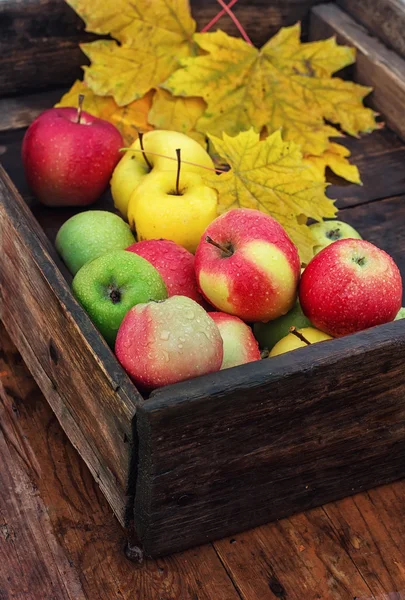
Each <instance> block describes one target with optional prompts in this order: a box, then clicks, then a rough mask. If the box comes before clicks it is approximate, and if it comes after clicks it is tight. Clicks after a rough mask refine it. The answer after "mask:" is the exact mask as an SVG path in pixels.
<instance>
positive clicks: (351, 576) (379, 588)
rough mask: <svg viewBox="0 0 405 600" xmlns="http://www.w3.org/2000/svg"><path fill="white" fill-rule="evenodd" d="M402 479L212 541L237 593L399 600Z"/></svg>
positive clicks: (404, 580) (404, 507)
mask: <svg viewBox="0 0 405 600" xmlns="http://www.w3.org/2000/svg"><path fill="white" fill-rule="evenodd" d="M404 501H405V481H399V482H397V483H395V484H392V485H389V486H381V487H378V488H376V489H373V490H369V491H368V492H364V493H362V494H357V495H355V496H353V497H350V498H345V499H343V500H339V501H338V502H331V503H329V504H326V505H325V506H323V507H320V508H315V509H312V510H309V511H306V512H305V513H302V514H299V515H293V516H291V517H289V518H288V519H283V520H281V521H278V522H275V523H269V524H268V525H264V526H262V527H258V528H256V529H254V530H253V531H250V532H246V533H243V534H240V535H236V536H234V537H232V538H226V539H223V540H220V541H218V542H215V543H214V547H215V549H216V550H217V552H218V554H219V556H220V557H221V560H222V562H223V564H224V566H225V567H226V569H227V571H228V573H229V574H230V576H231V577H232V579H233V580H234V581H235V583H236V584H237V587H238V590H239V592H240V593H241V595H242V598H246V599H256V598H257V599H259V598H260V600H267V599H268V600H275V599H279V600H303V599H304V598H305V600H335V599H336V600H352V599H353V598H354V599H355V600H402V598H403V597H404V594H405V568H404V561H403V556H404V553H405V535H404V523H405V520H404V517H405V502H404Z"/></svg>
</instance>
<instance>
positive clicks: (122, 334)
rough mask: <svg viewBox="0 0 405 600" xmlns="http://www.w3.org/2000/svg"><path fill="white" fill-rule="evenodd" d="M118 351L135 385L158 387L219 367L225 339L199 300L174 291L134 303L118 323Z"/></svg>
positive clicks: (119, 357) (148, 387) (116, 351)
mask: <svg viewBox="0 0 405 600" xmlns="http://www.w3.org/2000/svg"><path fill="white" fill-rule="evenodd" d="M128 254H129V253H128ZM115 353H116V355H117V358H118V360H119V361H120V363H121V365H122V366H123V367H124V369H125V370H126V371H127V373H128V374H129V376H130V377H131V378H132V379H133V381H134V382H135V384H137V385H138V386H139V387H140V388H141V389H145V390H153V389H155V388H158V387H160V386H162V385H168V384H171V383H177V382H178V381H183V380H185V379H190V378H192V377H197V376H198V375H205V374H206V373H213V372H214V371H218V370H219V369H220V367H221V364H222V358H223V342H222V338H221V334H220V333H219V329H218V327H217V326H216V325H215V323H214V321H213V320H212V319H211V317H210V316H208V314H207V313H206V312H205V310H204V309H203V308H202V307H201V306H200V305H199V304H197V302H194V300H191V298H187V297H186V296H172V297H171V298H169V299H168V300H165V301H163V302H148V303H146V304H137V305H136V306H134V308H131V310H130V311H129V312H128V313H127V315H126V316H125V318H124V320H123V322H122V324H121V327H120V328H119V331H118V335H117V341H116V344H115Z"/></svg>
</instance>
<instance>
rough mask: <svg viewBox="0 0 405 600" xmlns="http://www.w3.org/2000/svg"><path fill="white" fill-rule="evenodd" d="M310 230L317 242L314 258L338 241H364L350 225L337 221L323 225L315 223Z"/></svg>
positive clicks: (326, 222)
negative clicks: (348, 239) (351, 239)
mask: <svg viewBox="0 0 405 600" xmlns="http://www.w3.org/2000/svg"><path fill="white" fill-rule="evenodd" d="M309 228H310V230H311V233H312V236H313V238H314V240H315V246H314V256H315V255H316V254H318V252H320V251H321V250H323V249H324V248H326V246H329V245H330V244H333V242H337V241H338V240H344V239H346V238H354V239H357V240H361V239H362V237H361V235H360V234H359V232H358V231H356V230H355V229H354V227H352V226H351V225H349V224H348V223H343V221H337V220H336V219H334V220H331V221H322V222H321V223H313V224H312V225H310V226H309Z"/></svg>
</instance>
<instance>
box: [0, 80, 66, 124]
mask: <svg viewBox="0 0 405 600" xmlns="http://www.w3.org/2000/svg"><path fill="white" fill-rule="evenodd" d="M65 92H66V88H57V89H56V90H50V91H49V92H38V93H36V94H23V95H22V96H15V97H13V98H1V99H0V131H8V130H10V129H19V128H21V127H28V125H30V124H31V123H32V121H33V120H34V119H35V118H36V117H37V116H38V115H40V114H41V113H42V112H43V111H44V110H46V109H47V108H51V107H52V106H53V105H54V104H56V102H58V101H59V100H60V98H61V96H62V95H63V94H64V93H65Z"/></svg>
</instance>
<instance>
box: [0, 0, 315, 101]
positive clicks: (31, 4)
mask: <svg viewBox="0 0 405 600" xmlns="http://www.w3.org/2000/svg"><path fill="white" fill-rule="evenodd" d="M319 1H320V0H273V1H272V2H269V1H268V0H255V1H254V2H252V1H251V0H239V1H238V5H237V6H235V7H234V11H235V14H236V15H237V16H238V18H239V20H240V21H241V23H242V24H243V26H244V27H245V28H246V30H247V32H248V34H249V36H250V37H251V39H252V40H253V42H254V43H255V44H257V45H259V46H260V45H262V44H264V43H265V42H266V41H267V40H268V39H269V37H271V36H272V35H273V34H274V33H276V32H277V31H278V29H279V28H280V27H282V26H284V25H291V24H293V23H295V22H296V21H299V20H303V27H304V31H306V27H307V21H308V20H307V16H308V13H309V9H310V7H311V6H313V5H314V4H316V3H319ZM190 4H191V11H192V15H193V16H194V18H195V20H196V21H197V31H199V30H201V28H202V27H204V25H206V24H207V23H209V22H210V21H211V19H212V18H213V17H214V16H215V15H217V14H218V12H219V11H220V10H221V7H220V5H219V4H218V3H217V1H216V0H191V2H190ZM217 27H220V28H221V29H222V30H224V31H227V32H228V33H230V34H231V35H236V36H239V35H240V34H239V32H238V30H237V28H236V27H235V25H234V23H233V21H232V19H231V18H230V17H229V16H227V15H225V16H224V17H222V18H221V21H220V23H219V24H218V25H216V26H215V27H214V28H213V30H215V29H216V28H217ZM0 34H1V35H0V96H2V95H4V96H7V95H12V94H15V93H18V94H21V93H22V92H27V91H33V90H39V89H46V88H52V87H57V86H69V85H71V84H72V83H73V81H74V80H75V79H76V78H80V77H81V76H82V70H81V69H80V67H81V65H85V64H88V60H87V58H86V57H85V56H84V54H83V53H82V52H81V50H80V48H79V42H81V41H91V40H92V39H94V36H92V35H90V34H88V33H86V32H85V31H84V23H83V21H82V20H81V19H80V18H79V17H78V15H76V13H75V12H74V11H73V9H72V8H70V6H68V4H67V3H66V2H64V1H63V0H18V1H17V0H14V1H13V0H7V1H3V2H0Z"/></svg>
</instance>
